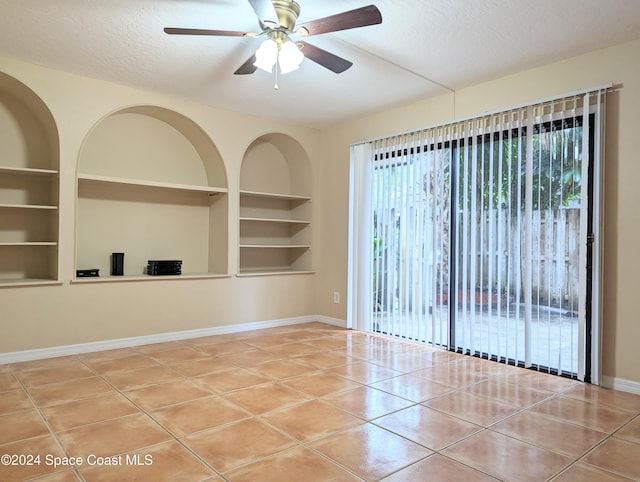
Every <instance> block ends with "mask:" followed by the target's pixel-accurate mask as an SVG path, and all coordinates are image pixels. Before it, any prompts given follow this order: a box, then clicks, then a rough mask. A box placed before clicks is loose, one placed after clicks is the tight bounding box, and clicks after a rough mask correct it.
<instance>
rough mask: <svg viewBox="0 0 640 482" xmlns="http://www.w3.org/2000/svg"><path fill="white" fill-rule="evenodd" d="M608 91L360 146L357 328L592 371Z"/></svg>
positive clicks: (354, 199) (354, 217) (355, 170)
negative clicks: (603, 131)
mask: <svg viewBox="0 0 640 482" xmlns="http://www.w3.org/2000/svg"><path fill="white" fill-rule="evenodd" d="M605 91H606V89H604V88H603V89H594V90H592V91H587V92H580V93H576V94H574V95H568V96H563V97H561V98H556V99H551V100H546V101H542V102H539V103H536V104H533V105H528V106H524V107H518V108H513V109H510V110H506V111H503V112H497V113H493V114H489V115H484V116H481V117H477V118H472V119H466V120H463V121H459V122H454V123H450V124H446V125H442V126H437V127H433V128H429V129H423V130H419V131H416V132H411V133H406V134H402V135H397V136H392V137H388V138H384V139H378V140H375V141H371V142H367V143H364V144H361V145H358V146H353V147H352V173H351V175H352V178H351V179H352V192H351V214H350V216H351V219H350V221H351V222H350V229H351V233H350V275H349V290H350V296H349V298H350V300H351V301H350V307H349V317H350V322H351V323H352V324H353V325H354V326H355V327H357V328H361V329H364V330H367V331H371V332H376V333H381V334H385V335H389V336H394V337H402V338H405V339H408V340H414V341H418V342H422V343H428V344H431V345H434V346H439V347H442V348H446V349H451V350H456V351H460V352H463V353H468V354H472V355H479V356H483V357H486V358H491V359H494V360H498V361H503V362H507V363H512V364H519V365H523V366H527V367H534V368H536V369H539V370H544V371H548V372H552V373H558V374H568V375H571V376H577V377H578V378H581V379H582V378H583V377H584V373H585V367H586V368H587V369H589V368H590V366H589V365H590V363H591V362H592V360H591V358H590V355H591V351H592V348H597V346H596V345H597V342H598V337H597V335H598V333H599V331H598V329H597V328H598V321H599V317H598V316H594V315H597V313H594V305H595V307H596V310H597V309H598V308H597V306H598V303H597V300H596V302H595V303H594V304H591V302H590V300H592V299H593V295H594V294H595V295H597V287H596V290H595V293H594V289H593V287H594V283H597V282H598V277H597V272H596V276H595V277H594V276H592V275H591V266H592V265H593V264H594V262H595V263H598V249H599V247H598V246H599V245H598V220H599V218H598V212H597V206H598V205H599V203H598V201H597V199H598V198H599V182H600V181H599V154H600V151H601V149H602V138H601V136H602V134H601V129H602V124H603V118H604V116H603V107H602V106H603V102H604V97H605V95H604V93H605ZM594 186H595V188H594ZM594 199H595V201H594ZM594 323H595V324H594ZM592 333H594V334H595V338H593V339H592V338H589V335H590V334H592ZM596 352H597V350H596Z"/></svg>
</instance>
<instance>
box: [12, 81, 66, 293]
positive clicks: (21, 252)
mask: <svg viewBox="0 0 640 482" xmlns="http://www.w3.org/2000/svg"><path fill="white" fill-rule="evenodd" d="M0 154H1V158H2V159H1V160H0V283H1V284H2V285H3V286H6V285H23V284H25V285H27V284H33V283H43V282H51V281H54V280H57V279H58V232H59V216H58V203H59V175H58V171H59V168H60V141H59V136H58V129H57V126H56V122H55V120H54V118H53V115H52V114H51V111H50V110H49V108H48V107H47V106H46V104H45V103H44V102H43V100H42V99H41V98H40V97H39V96H38V95H37V94H36V93H35V92H33V91H32V90H31V89H30V88H29V87H27V86H26V85H24V84H23V83H22V82H20V81H18V80H17V79H14V78H13V77H11V76H9V75H7V74H4V73H1V72H0Z"/></svg>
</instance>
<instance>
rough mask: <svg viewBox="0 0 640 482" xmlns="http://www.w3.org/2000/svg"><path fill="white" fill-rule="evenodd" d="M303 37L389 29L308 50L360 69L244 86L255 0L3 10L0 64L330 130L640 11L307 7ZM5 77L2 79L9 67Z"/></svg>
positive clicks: (305, 67) (553, 49)
mask: <svg viewBox="0 0 640 482" xmlns="http://www.w3.org/2000/svg"><path fill="white" fill-rule="evenodd" d="M298 3H299V4H300V6H301V14H300V17H299V19H298V24H299V25H300V24H303V23H304V22H305V21H309V20H314V19H316V18H321V17H325V16H328V15H333V14H335V13H340V12H343V11H346V10H351V9H353V8H358V7H362V6H365V5H367V4H369V3H375V5H377V6H378V8H379V9H380V11H381V12H382V18H383V22H382V24H381V25H374V26H370V27H364V28H360V29H354V30H349V31H344V32H337V33H331V34H325V35H319V36H316V37H310V38H309V39H308V41H309V42H310V43H313V44H314V45H316V46H318V47H321V48H323V49H325V50H329V51H331V52H333V53H336V54H338V55H340V56H342V57H345V58H347V59H349V60H351V61H352V62H354V66H353V67H352V68H351V69H349V70H347V71H346V72H345V73H342V74H334V73H333V72H330V71H329V70H326V69H324V68H322V67H320V66H319V65H317V64H315V63H313V62H311V61H309V60H305V61H304V62H303V64H302V66H301V68H300V69H299V70H297V71H295V72H292V73H290V74H287V75H285V76H282V77H280V79H279V84H280V89H279V90H277V91H275V90H274V89H273V77H272V76H270V75H269V74H268V73H265V72H262V71H260V70H258V71H257V72H256V73H255V74H253V75H247V76H235V75H233V72H234V71H235V70H236V68H238V67H239V66H240V65H241V64H242V63H243V62H244V61H245V60H246V59H247V58H248V57H250V56H251V54H252V53H253V52H254V51H255V49H256V48H257V47H258V46H259V44H260V40H256V39H244V38H238V37H231V38H226V37H202V36H195V37H190V36H189V37H187V36H169V35H166V34H165V33H164V32H163V31H162V29H163V27H186V28H205V29H219V30H240V31H257V30H259V28H258V23H257V19H256V17H255V14H254V11H253V9H252V7H251V5H250V4H249V2H248V1H246V0H0V55H4V56H7V57H13V58H17V59H22V60H25V61H27V62H31V63H35V64H39V65H44V66H47V67H52V68H55V69H60V70H64V71H68V72H72V73H77V74H81V75H84V76H88V77H93V78H98V79H104V80H108V81H112V82H116V83H120V84H125V85H130V86H134V87H139V88H143V89H146V90H152V91H158V92H163V93H167V94H170V95H175V96H179V97H182V98H187V99H190V100H193V101H196V102H200V103H204V104H208V105H211V106H215V107H219V108H222V109H225V110H232V111H237V112H243V113H247V114H251V115H256V116H260V117H265V118H270V119H274V120H279V121H284V122H293V123H300V124H304V125H307V126H312V127H321V126H323V125H327V124H329V123H332V122H335V121H339V120H344V119H348V118H353V117H356V116H358V115H362V114H367V113H371V112H375V111H378V110H381V109H384V108H388V107H390V106H392V105H398V104H403V103H407V102H410V101H412V100H415V99H418V98H423V97H427V96H432V95H438V94H441V93H444V92H447V91H450V90H459V89H461V88H464V87H467V86H470V85H473V84H477V83H479V82H483V81H486V80H490V79H494V78H498V77H501V76H504V75H507V74H510V73H514V72H518V71H521V70H524V69H528V68H532V67H535V66H539V65H544V64H547V63H550V62H554V61H557V60H561V59H564V58H568V57H572V56H575V55H579V54H581V53H586V52H589V51H592V50H596V49H599V48H604V47H608V46H611V45H615V44H618V43H621V42H624V41H628V40H633V39H637V38H640V0H322V1H320V0H298ZM0 70H2V66H1V64H0Z"/></svg>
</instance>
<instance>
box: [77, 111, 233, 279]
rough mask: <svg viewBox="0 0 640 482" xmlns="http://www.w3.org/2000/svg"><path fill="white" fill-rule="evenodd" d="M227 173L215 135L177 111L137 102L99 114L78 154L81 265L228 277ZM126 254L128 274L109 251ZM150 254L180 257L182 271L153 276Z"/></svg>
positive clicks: (135, 275)
mask: <svg viewBox="0 0 640 482" xmlns="http://www.w3.org/2000/svg"><path fill="white" fill-rule="evenodd" d="M228 207H229V206H228V198H227V178H226V172H225V169H224V164H223V161H222V158H221V157H220V154H219V153H218V150H217V148H216V146H215V145H214V143H213V142H212V141H211V139H210V138H209V137H208V136H207V135H206V134H205V133H204V131H203V130H202V129H201V128H200V127H199V126H198V125H197V124H196V123H195V122H193V121H192V120H190V119H188V118H187V117H185V116H183V115H181V114H178V113H176V112H173V111H170V110H167V109H164V108H161V107H156V106H137V107H130V108H126V109H123V110H119V111H117V112H115V113H113V114H111V115H109V116H107V117H105V118H104V119H103V120H101V121H100V122H99V123H98V124H97V125H96V126H95V127H94V128H93V129H92V130H91V132H90V133H89V134H88V136H87V138H86V139H85V141H84V144H83V146H82V150H81V153H80V159H79V162H78V203H77V221H76V225H77V227H76V231H77V233H76V234H77V243H76V246H77V248H76V269H78V270H94V269H98V270H99V274H100V276H99V277H98V278H92V277H89V278H85V277H76V279H75V280H74V281H76V282H78V281H82V282H96V281H130V280H147V279H154V280H157V279H168V278H176V277H180V278H198V277H215V276H226V275H227V273H228V266H227V264H228V262H227V260H228ZM114 252H116V253H124V276H111V254H112V253H114ZM149 260H181V261H182V274H181V275H180V276H149V275H147V273H146V266H147V262H148V261H149Z"/></svg>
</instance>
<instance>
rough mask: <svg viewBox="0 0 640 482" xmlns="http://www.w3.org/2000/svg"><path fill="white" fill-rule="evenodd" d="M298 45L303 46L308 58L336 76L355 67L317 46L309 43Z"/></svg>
mask: <svg viewBox="0 0 640 482" xmlns="http://www.w3.org/2000/svg"><path fill="white" fill-rule="evenodd" d="M298 44H299V45H301V46H302V53H303V54H304V56H305V57H306V58H308V59H309V60H313V61H314V62H315V63H316V64H319V65H322V66H323V67H325V68H327V69H329V70H331V71H332V72H335V73H336V74H341V73H342V72H344V71H345V70H347V69H348V68H349V67H351V66H352V65H353V62H349V61H348V60H346V59H343V58H342V57H338V56H337V55H335V54H332V53H331V52H327V51H326V50H322V49H321V48H319V47H316V46H315V45H311V44H308V43H307V42H298Z"/></svg>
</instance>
